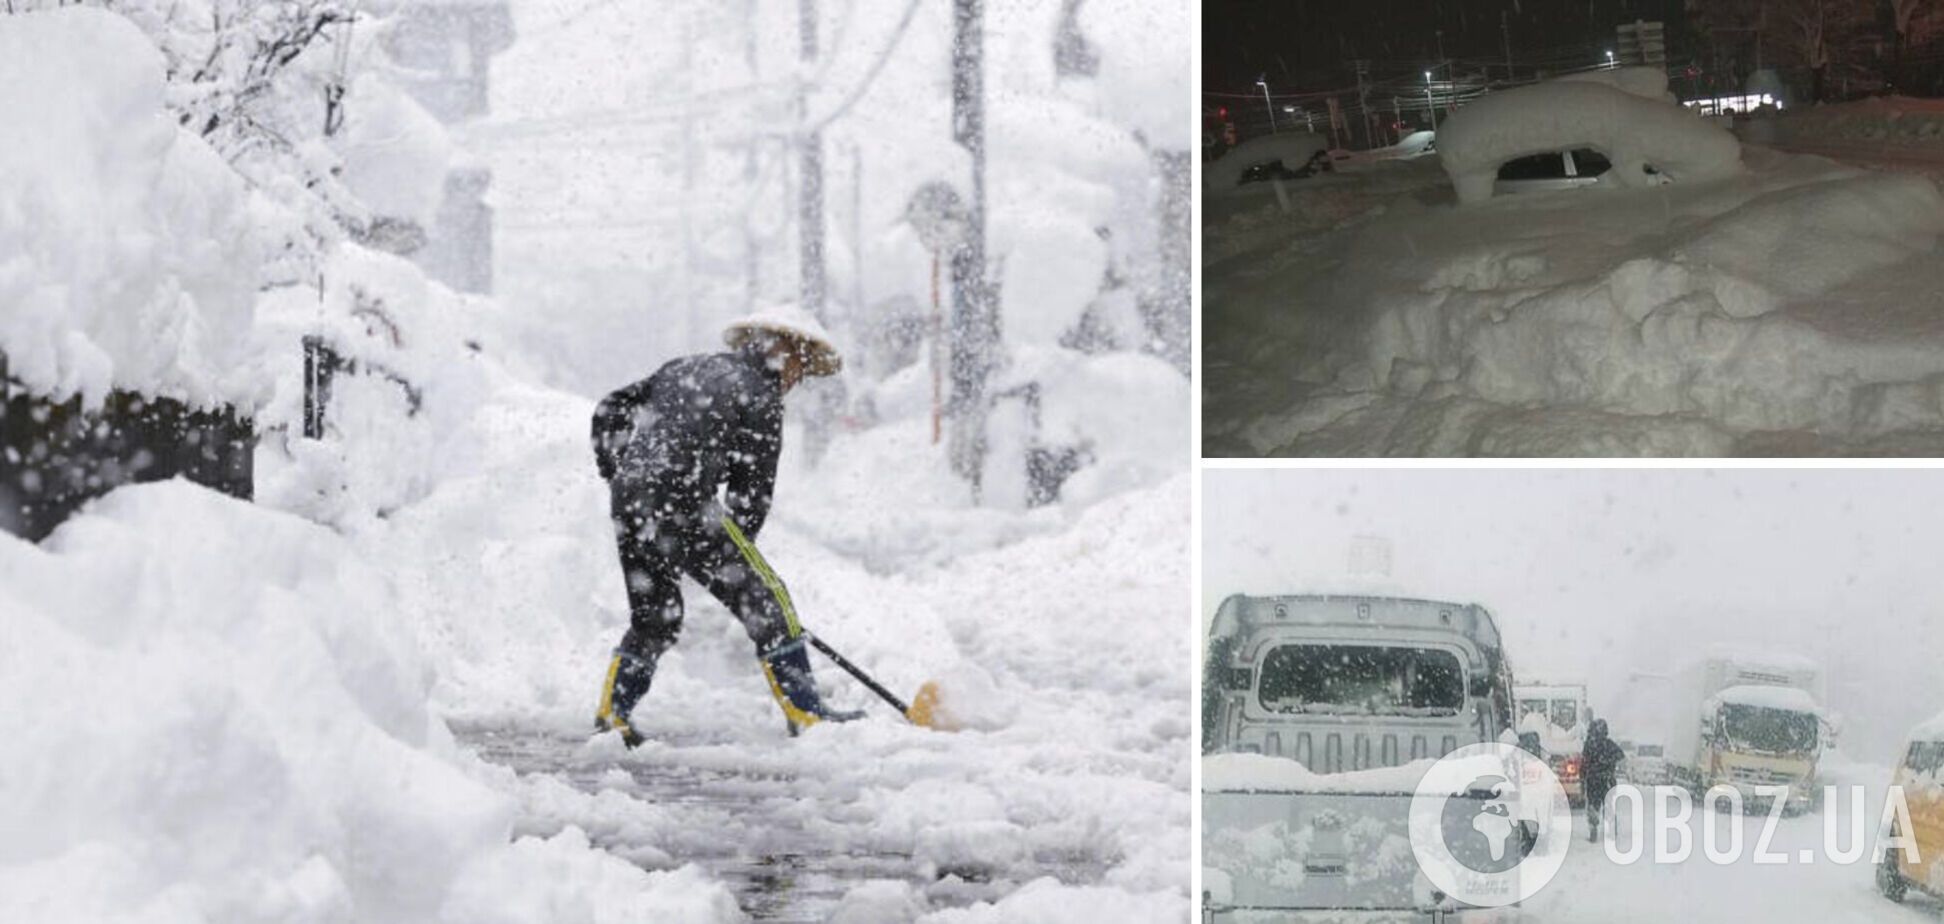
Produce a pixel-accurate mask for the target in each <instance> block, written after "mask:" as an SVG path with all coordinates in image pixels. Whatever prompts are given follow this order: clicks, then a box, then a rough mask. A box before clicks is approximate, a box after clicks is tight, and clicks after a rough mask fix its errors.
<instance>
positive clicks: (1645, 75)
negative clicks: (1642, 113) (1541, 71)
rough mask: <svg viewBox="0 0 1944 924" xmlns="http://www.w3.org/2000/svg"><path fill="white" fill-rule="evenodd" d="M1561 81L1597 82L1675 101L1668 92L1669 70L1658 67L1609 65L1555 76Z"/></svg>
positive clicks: (1645, 97) (1634, 93)
mask: <svg viewBox="0 0 1944 924" xmlns="http://www.w3.org/2000/svg"><path fill="white" fill-rule="evenodd" d="M1555 80H1556V81H1557V82H1561V83H1597V84H1602V85H1604V86H1609V87H1613V88H1614V89H1616V90H1625V91H1626V92H1628V93H1632V94H1633V95H1635V96H1638V97H1641V98H1643V99H1653V100H1661V101H1664V102H1670V103H1671V102H1674V97H1673V96H1670V95H1669V94H1668V92H1667V72H1666V71H1663V70H1661V69H1660V68H1658V67H1608V68H1600V69H1599V70H1592V71H1580V72H1579V73H1577V74H1567V75H1565V76H1563V77H1558V78H1555Z"/></svg>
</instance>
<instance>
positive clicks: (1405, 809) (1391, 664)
mask: <svg viewBox="0 0 1944 924" xmlns="http://www.w3.org/2000/svg"><path fill="white" fill-rule="evenodd" d="M1204 670H1205V682H1204V686H1203V702H1202V729H1203V751H1204V761H1203V788H1202V820H1203V834H1202V837H1203V849H1202V853H1203V871H1204V893H1203V910H1204V915H1203V920H1204V921H1207V922H1211V924H1212V922H1228V921H1239V920H1244V919H1248V920H1255V919H1259V917H1258V916H1259V915H1261V914H1265V913H1267V914H1299V913H1310V912H1333V913H1344V912H1356V913H1364V912H1392V913H1396V912H1405V913H1414V914H1416V913H1421V914H1425V915H1431V916H1438V915H1442V914H1445V913H1448V912H1451V911H1454V910H1458V909H1460V908H1463V907H1465V906H1463V905H1462V904H1460V903H1458V902H1456V900H1454V899H1452V898H1450V897H1448V896H1446V895H1444V894H1443V893H1441V892H1439V891H1437V890H1436V889H1435V888H1433V887H1432V886H1431V884H1430V883H1429V881H1428V880H1427V879H1426V878H1425V876H1424V875H1423V874H1422V873H1421V872H1420V871H1419V870H1418V867H1417V865H1416V863H1415V862H1414V860H1413V856H1412V851H1411V848H1410V841H1409V813H1410V804H1411V795H1412V793H1413V791H1414V790H1415V787H1416V786H1417V783H1418V781H1419V780H1420V779H1421V778H1422V776H1423V774H1424V773H1425V771H1426V770H1427V769H1428V768H1429V766H1430V765H1431V763H1432V762H1433V761H1435V760H1437V759H1439V758H1442V757H1444V756H1446V755H1448V754H1450V753H1452V752H1453V751H1456V750H1458V749H1459V748H1462V747H1465V746H1467V745H1472V744H1478V743H1483V742H1510V741H1514V740H1516V737H1515V736H1514V735H1513V734H1512V672H1511V668H1510V667H1509V665H1508V664H1507V661H1506V658H1505V653H1504V646H1503V642H1502V641H1501V639H1500V637H1499V631H1498V626H1497V623H1496V622H1495V621H1494V619H1493V617H1492V614H1491V613H1490V612H1489V611H1487V610H1486V609H1485V608H1483V607H1481V606H1477V605H1472V604H1460V603H1444V602H1437V601H1430V600H1413V599H1402V598H1393V597H1374V596H1269V597H1251V596H1240V595H1238V596H1232V597H1230V598H1228V599H1227V600H1226V601H1224V602H1223V603H1222V605H1221V607H1220V608H1219V610H1218V611H1217V613H1216V616H1215V620H1214V624H1213V626H1212V627H1211V631H1210V634H1209V639H1208V649H1207V661H1206V663H1205V665H1204ZM1270 758H1274V759H1273V760H1271V759H1270ZM1263 768H1267V769H1269V770H1270V771H1271V773H1270V774H1269V775H1268V776H1266V777H1265V776H1264V775H1263V774H1261V773H1260V772H1259V771H1260V770H1261V769H1263ZM1278 768H1281V769H1278ZM1265 779H1269V780H1273V782H1264V780H1265ZM1462 797H1464V798H1476V799H1481V800H1489V799H1490V798H1491V794H1490V793H1486V792H1482V791H1479V790H1474V791H1472V792H1470V793H1467V794H1465V795H1464V796H1462ZM1523 849H1530V844H1528V845H1526V847H1525V848H1523Z"/></svg>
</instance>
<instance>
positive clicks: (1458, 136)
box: [1438, 81, 1741, 203]
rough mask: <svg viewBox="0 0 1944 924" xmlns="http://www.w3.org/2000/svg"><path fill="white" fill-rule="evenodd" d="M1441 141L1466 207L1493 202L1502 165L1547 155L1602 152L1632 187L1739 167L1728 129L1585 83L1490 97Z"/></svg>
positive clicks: (1719, 174)
mask: <svg viewBox="0 0 1944 924" xmlns="http://www.w3.org/2000/svg"><path fill="white" fill-rule="evenodd" d="M1438 136H1439V137H1438V157H1439V159H1440V160H1441V161H1442V162H1443V164H1444V168H1445V172H1446V173H1448V174H1450V176H1451V184H1452V186H1453V187H1454V188H1456V189H1457V191H1458V201H1459V202H1461V203H1473V202H1483V201H1485V200H1486V199H1490V198H1491V197H1492V184H1493V182H1494V181H1495V180H1496V179H1497V176H1498V168H1499V165H1501V164H1503V163H1505V162H1506V161H1509V160H1513V159H1516V158H1519V157H1524V156H1526V155H1529V154H1541V153H1544V152H1547V151H1558V150H1564V149H1570V148H1579V147H1592V148H1597V149H1599V150H1601V151H1604V152H1605V153H1606V154H1607V156H1608V157H1609V158H1611V159H1612V161H1613V169H1612V170H1611V171H1610V172H1609V173H1608V174H1606V175H1607V176H1611V177H1613V178H1614V179H1615V180H1616V181H1617V182H1619V183H1620V184H1621V185H1624V186H1629V187H1642V186H1650V185H1655V184H1657V183H1661V182H1666V181H1668V180H1673V181H1676V182H1703V181H1708V180H1718V179H1722V178H1725V177H1728V176H1732V175H1734V174H1735V173H1736V172H1737V171H1738V170H1739V169H1740V166H1741V164H1740V158H1741V144H1740V143H1739V142H1737V141H1736V140H1735V136H1734V135H1732V134H1730V133H1729V132H1728V131H1726V130H1725V129H1722V128H1719V127H1717V126H1714V125H1710V124H1708V123H1707V122H1704V121H1702V120H1701V119H1700V118H1699V117H1698V116H1696V115H1695V114H1693V113H1691V112H1689V111H1687V110H1686V109H1683V108H1681V107H1680V106H1678V105H1675V104H1673V103H1671V102H1666V101H1662V100H1652V99H1644V98H1642V97H1641V96H1638V95H1635V94H1634V93H1630V92H1628V91H1626V90H1622V89H1619V88H1618V87H1616V86H1609V85H1605V84H1601V83H1588V82H1584V81H1567V82H1557V81H1555V82H1551V83H1538V84H1532V85H1530V86H1523V87H1514V88H1512V89H1510V90H1500V91H1497V92H1494V93H1488V94H1486V95H1484V96H1481V97H1479V98H1478V99H1476V100H1473V101H1472V102H1471V103H1469V104H1467V105H1466V106H1465V107H1464V108H1463V109H1460V110H1458V111H1457V112H1455V113H1453V114H1452V115H1451V117H1450V118H1448V119H1446V120H1445V122H1444V124H1443V125H1442V126H1441V127H1440V128H1439V130H1438ZM1649 166H1651V167H1653V168H1654V170H1655V171H1656V172H1655V173H1648V172H1647V170H1646V168H1647V167H1649Z"/></svg>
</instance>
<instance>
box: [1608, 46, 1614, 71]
mask: <svg viewBox="0 0 1944 924" xmlns="http://www.w3.org/2000/svg"><path fill="white" fill-rule="evenodd" d="M1612 66H1613V49H1611V48H1609V49H1607V67H1612Z"/></svg>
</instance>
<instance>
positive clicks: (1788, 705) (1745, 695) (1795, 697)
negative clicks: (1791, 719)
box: [1715, 685, 1822, 712]
mask: <svg viewBox="0 0 1944 924" xmlns="http://www.w3.org/2000/svg"><path fill="white" fill-rule="evenodd" d="M1715 698H1716V699H1719V700H1721V701H1722V702H1724V703H1734V704H1735V705H1738V706H1759V707H1761V708H1764V709H1786V710H1789V711H1791V712H1820V711H1821V709H1822V707H1821V706H1818V705H1817V704H1816V698H1815V697H1813V696H1810V695H1809V693H1808V692H1807V691H1805V690H1800V689H1797V688H1795V687H1771V686H1758V685H1743V686H1739V687H1729V688H1727V689H1725V690H1722V691H1721V692H1720V693H1717V694H1715Z"/></svg>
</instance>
